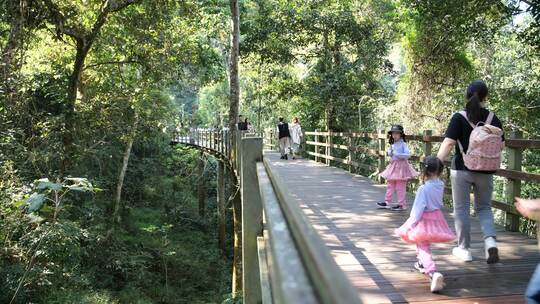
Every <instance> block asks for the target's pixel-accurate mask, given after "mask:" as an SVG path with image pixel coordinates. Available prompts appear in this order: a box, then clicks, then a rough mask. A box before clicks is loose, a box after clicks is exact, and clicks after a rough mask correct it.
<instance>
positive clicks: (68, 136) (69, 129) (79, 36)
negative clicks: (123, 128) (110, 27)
mask: <svg viewBox="0 0 540 304" xmlns="http://www.w3.org/2000/svg"><path fill="white" fill-rule="evenodd" d="M135 2H137V0H116V1H115V0H103V1H100V3H99V8H98V9H97V12H95V15H96V17H95V19H94V20H93V22H92V21H90V23H91V24H92V25H91V26H90V27H87V26H86V25H85V24H86V23H87V22H88V20H85V19H84V18H81V17H82V16H80V15H78V16H77V17H78V19H82V20H79V21H78V22H77V21H74V20H73V19H74V18H72V17H71V18H70V17H68V16H70V15H73V13H74V12H73V11H63V10H62V9H61V8H60V7H59V6H58V5H57V4H56V3H54V2H53V0H44V3H45V5H46V7H47V9H48V10H49V14H50V21H51V22H52V23H53V24H54V25H55V27H56V33H57V36H58V38H60V39H62V37H63V36H68V37H70V38H71V39H73V40H74V41H75V49H76V53H75V58H74V62H73V69H72V71H71V75H70V76H69V82H68V91H67V98H66V107H65V109H66V111H65V126H64V134H63V140H62V141H63V145H64V155H63V159H62V163H61V166H60V172H61V175H63V173H65V172H66V171H67V170H68V169H69V166H70V161H71V158H72V157H73V133H74V127H75V115H76V113H75V102H76V100H77V94H78V93H79V87H80V84H81V75H82V73H83V70H84V64H85V60H86V57H87V56H88V52H89V51H90V49H91V48H92V45H93V44H94V42H95V41H96V39H97V37H98V35H99V33H100V31H101V29H102V27H103V26H104V25H105V23H106V22H107V18H108V17H109V15H110V14H112V13H115V12H119V11H121V10H123V9H125V8H126V7H128V6H129V5H131V4H133V3H135Z"/></svg>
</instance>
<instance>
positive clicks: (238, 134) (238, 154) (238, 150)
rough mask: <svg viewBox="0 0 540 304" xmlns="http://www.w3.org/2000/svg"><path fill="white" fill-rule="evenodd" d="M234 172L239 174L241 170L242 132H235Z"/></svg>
mask: <svg viewBox="0 0 540 304" xmlns="http://www.w3.org/2000/svg"><path fill="white" fill-rule="evenodd" d="M234 132H236V136H235V138H236V151H235V152H236V170H237V171H238V172H240V170H241V168H242V146H241V144H242V131H240V130H236V131H234Z"/></svg>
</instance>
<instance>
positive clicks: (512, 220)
mask: <svg viewBox="0 0 540 304" xmlns="http://www.w3.org/2000/svg"><path fill="white" fill-rule="evenodd" d="M305 135H306V137H309V139H308V140H307V141H306V144H307V145H308V146H312V147H314V149H313V151H306V153H307V154H308V155H310V156H313V157H314V159H315V160H316V161H324V162H325V163H326V164H327V165H331V164H332V162H334V163H338V164H343V165H347V166H349V169H352V168H356V169H360V170H366V171H367V172H369V173H371V174H373V175H375V174H377V173H380V172H382V171H383V170H384V168H385V167H386V164H387V157H386V147H387V134H386V132H385V131H379V132H378V133H355V132H350V133H343V132H328V131H326V132H320V131H315V132H305ZM336 139H338V141H339V142H340V143H335V142H336ZM355 139H356V140H363V141H365V142H366V143H365V144H364V145H358V144H353V141H354V140H355ZM443 140H444V137H443V136H435V135H432V131H430V130H426V131H424V132H423V134H422V135H407V141H410V142H418V143H420V144H421V147H422V153H421V154H420V155H412V156H411V158H410V161H412V162H420V161H422V160H423V159H424V158H425V157H426V156H428V155H432V154H436V152H437V151H433V144H434V143H440V142H442V141H443ZM370 144H371V145H372V146H373V144H375V147H371V148H370V147H368V146H369V145H370ZM505 145H506V147H505V149H506V168H504V169H499V170H497V172H496V173H495V175H496V176H501V177H504V178H506V180H507V184H506V191H505V195H504V197H505V202H501V201H497V200H493V201H492V206H493V207H494V208H496V209H500V210H502V211H504V212H505V227H506V229H507V230H510V231H518V230H519V218H520V216H519V213H518V212H517V210H516V209H515V207H514V206H513V201H514V199H515V197H519V196H520V194H521V182H522V181H526V182H533V183H540V174H537V173H530V172H524V171H523V170H522V156H523V151H524V149H540V140H538V139H522V138H520V134H519V133H517V132H513V133H510V134H509V136H508V135H507V138H506V141H505ZM321 150H323V151H321ZM333 150H341V151H346V156H345V157H343V156H342V157H338V156H336V154H334V153H333ZM356 153H363V154H364V155H368V156H372V157H376V158H377V162H376V163H377V165H370V164H366V163H362V162H358V161H355V160H354V159H356V155H355V154H356ZM446 165H447V166H448V165H449V162H446ZM379 181H381V180H379ZM448 190H449V189H448Z"/></svg>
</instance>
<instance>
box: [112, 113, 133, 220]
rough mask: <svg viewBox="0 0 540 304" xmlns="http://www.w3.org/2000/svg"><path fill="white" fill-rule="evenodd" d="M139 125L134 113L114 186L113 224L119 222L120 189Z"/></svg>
mask: <svg viewBox="0 0 540 304" xmlns="http://www.w3.org/2000/svg"><path fill="white" fill-rule="evenodd" d="M138 125H139V115H138V114H137V112H135V117H134V119H133V125H132V126H131V131H130V134H129V139H128V143H127V145H126V150H124V158H123V160H122V168H121V169H120V173H119V175H118V183H117V184H116V195H115V199H114V211H113V223H119V222H120V216H119V213H120V207H121V199H122V187H123V186H124V178H125V177H126V172H127V168H128V163H129V157H130V155H131V147H132V146H133V141H135V136H136V134H137V127H138Z"/></svg>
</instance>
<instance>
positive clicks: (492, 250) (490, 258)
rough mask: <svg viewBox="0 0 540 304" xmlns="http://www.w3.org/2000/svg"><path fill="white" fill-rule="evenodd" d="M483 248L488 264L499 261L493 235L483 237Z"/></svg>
mask: <svg viewBox="0 0 540 304" xmlns="http://www.w3.org/2000/svg"><path fill="white" fill-rule="evenodd" d="M484 248H485V250H486V262H487V263H488V264H495V263H497V262H499V249H497V242H496V241H495V238H494V237H491V236H490V237H487V238H485V239H484Z"/></svg>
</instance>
